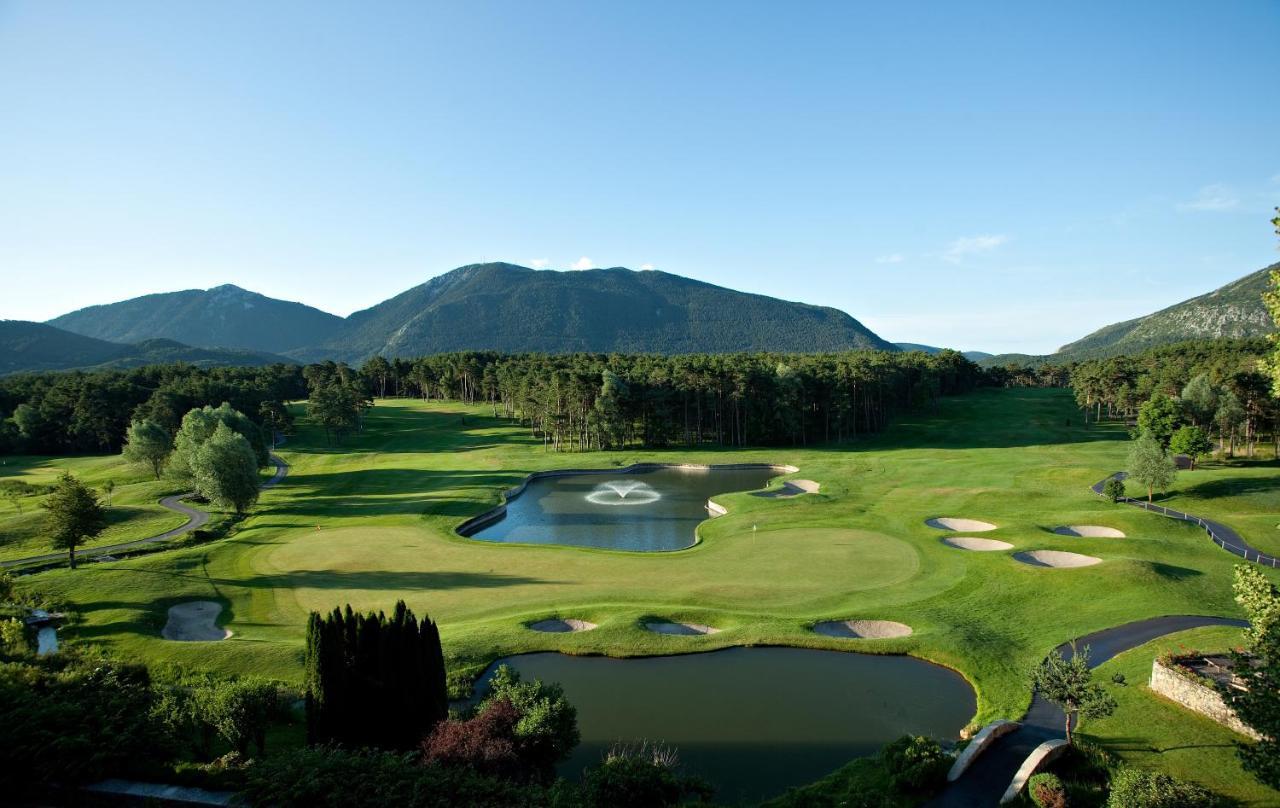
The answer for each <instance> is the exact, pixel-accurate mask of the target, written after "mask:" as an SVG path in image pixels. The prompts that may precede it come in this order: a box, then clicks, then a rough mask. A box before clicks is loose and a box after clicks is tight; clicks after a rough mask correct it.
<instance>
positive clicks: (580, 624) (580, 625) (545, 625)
mask: <svg viewBox="0 0 1280 808" xmlns="http://www.w3.org/2000/svg"><path fill="white" fill-rule="evenodd" d="M595 627H596V624H595V623H588V622H587V621H586V620H578V619H576V618H573V617H566V618H565V619H563V620H561V619H560V618H558V617H557V618H552V619H551V620H539V621H538V622H536V623H530V624H529V628H531V629H533V630H534V631H546V632H550V633H552V634H565V633H570V632H574V631H590V630H591V629H593V628H595Z"/></svg>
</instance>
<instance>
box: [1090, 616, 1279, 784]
mask: <svg viewBox="0 0 1280 808" xmlns="http://www.w3.org/2000/svg"><path fill="white" fill-rule="evenodd" d="M1240 634H1241V633H1240V631H1239V629H1232V628H1216V627H1215V628H1202V629H1194V630H1192V631H1184V632H1180V633H1178V634H1173V635H1170V636H1168V637H1162V638H1160V639H1158V640H1154V641H1152V642H1149V643H1147V644H1146V645H1142V646H1139V647H1138V648H1134V649H1132V650H1130V651H1128V652H1126V653H1123V654H1120V655H1119V656H1117V657H1116V658H1115V659H1112V660H1110V661H1108V662H1107V663H1105V664H1103V665H1101V666H1099V668H1098V670H1097V674H1096V676H1097V678H1098V679H1099V681H1101V682H1103V683H1104V685H1105V687H1106V688H1107V691H1108V692H1109V693H1110V694H1111V695H1112V696H1113V697H1115V700H1116V703H1117V705H1118V708H1117V709H1116V712H1115V714H1114V715H1112V716H1111V717H1110V718H1106V719H1101V720H1095V721H1087V722H1085V724H1084V726H1083V727H1082V733H1081V734H1082V735H1084V736H1086V737H1088V738H1090V739H1092V740H1094V741H1096V742H1097V743H1098V744H1099V745H1101V746H1102V747H1104V748H1105V749H1107V750H1108V751H1110V752H1112V753H1114V754H1115V755H1116V756H1118V757H1119V758H1120V759H1121V760H1122V761H1123V762H1124V763H1125V764H1126V765H1130V766H1136V767H1138V768H1143V769H1151V770H1157V771H1163V772H1166V773H1168V774H1171V775H1173V776H1175V777H1179V778H1182V779H1184V780H1194V781H1196V782H1198V783H1201V784H1203V785H1205V786H1207V787H1209V788H1211V789H1213V790H1214V791H1217V792H1220V793H1222V794H1226V795H1227V796H1229V797H1231V798H1233V799H1235V800H1238V801H1239V802H1240V804H1241V805H1245V806H1258V808H1262V806H1274V805H1277V804H1280V793H1277V792H1276V791H1275V790H1273V789H1270V788H1268V787H1266V786H1264V785H1262V784H1261V783H1259V782H1258V781H1257V780H1255V779H1254V778H1253V777H1252V776H1251V775H1249V774H1248V773H1246V772H1245V771H1244V770H1243V769H1241V768H1240V761H1239V760H1238V759H1237V758H1236V754H1235V742H1236V741H1238V740H1246V739H1244V738H1243V737H1241V736H1239V735H1236V734H1235V733H1234V732H1232V731H1231V730H1229V729H1227V728H1226V727H1224V726H1222V725H1221V724H1218V723H1216V722H1214V721H1211V720H1209V719H1208V718H1205V717H1204V716H1201V715H1199V714H1197V713H1194V712H1192V711H1190V710H1187V709H1186V708H1184V707H1182V706H1180V705H1178V704H1176V703H1174V702H1172V701H1169V700H1168V699H1165V698H1164V697H1162V696H1159V695H1157V694H1156V693H1154V692H1152V691H1151V689H1150V688H1149V687H1148V683H1149V682H1150V681H1151V664H1152V661H1153V660H1154V659H1155V658H1156V657H1158V656H1160V655H1161V654H1164V653H1167V652H1169V651H1177V652H1182V651H1185V650H1190V649H1195V650H1199V651H1204V652H1212V651H1225V650H1228V649H1230V648H1235V647H1238V646H1239V645H1241V637H1240ZM1117 673H1119V674H1123V675H1124V677H1125V680H1126V683H1125V684H1124V685H1120V684H1115V683H1113V682H1112V681H1111V678H1112V677H1113V676H1114V675H1115V674H1117Z"/></svg>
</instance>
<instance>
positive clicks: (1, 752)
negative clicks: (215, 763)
mask: <svg viewBox="0 0 1280 808" xmlns="http://www.w3.org/2000/svg"><path fill="white" fill-rule="evenodd" d="M152 703H153V693H152V690H151V681H150V678H149V676H148V674H147V669H146V668H144V667H142V666H140V665H127V664H122V663H119V662H111V661H108V660H104V659H98V658H92V657H90V658H86V659H81V658H78V657H76V656H75V655H73V654H71V653H61V654H55V655H53V656H50V657H45V658H39V659H35V658H32V659H27V660H23V661H20V662H8V663H0V793H2V794H5V795H6V796H13V795H15V794H21V793H23V792H24V790H26V789H38V788H40V787H42V786H44V785H46V784H48V783H50V782H53V781H57V782H59V783H62V784H66V785H70V784H75V783H83V782H88V781H90V780H92V779H95V778H101V777H104V776H106V775H107V774H111V775H113V776H117V777H118V776H128V774H129V773H130V772H131V771H133V770H134V769H135V768H136V767H137V765H139V764H140V763H143V762H147V761H164V760H168V759H170V756H171V752H172V748H171V747H170V746H169V744H168V736H167V733H166V732H165V731H164V728H163V727H161V726H159V724H158V722H155V721H153V720H152V718H151V707H152Z"/></svg>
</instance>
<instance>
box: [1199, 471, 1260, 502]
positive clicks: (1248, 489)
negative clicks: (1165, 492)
mask: <svg viewBox="0 0 1280 808" xmlns="http://www.w3.org/2000/svg"><path fill="white" fill-rule="evenodd" d="M1273 492H1280V474H1275V475H1272V476H1267V477H1229V478H1226V479H1222V480H1206V481H1205V482H1202V483H1196V484H1195V485H1191V486H1187V487H1186V488H1183V489H1181V491H1179V492H1177V493H1179V494H1182V495H1184V496H1190V497H1199V498H1201V499H1214V498H1217V497H1238V496H1244V495H1247V494H1270V493H1273Z"/></svg>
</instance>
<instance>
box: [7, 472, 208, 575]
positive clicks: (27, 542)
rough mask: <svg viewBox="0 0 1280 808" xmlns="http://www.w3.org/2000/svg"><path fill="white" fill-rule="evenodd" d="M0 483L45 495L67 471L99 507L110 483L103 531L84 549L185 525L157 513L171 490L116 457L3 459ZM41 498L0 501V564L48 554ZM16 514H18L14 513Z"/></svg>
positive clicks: (179, 517)
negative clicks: (96, 496)
mask: <svg viewBox="0 0 1280 808" xmlns="http://www.w3.org/2000/svg"><path fill="white" fill-rule="evenodd" d="M2 459H3V461H4V464H3V465H0V482H3V481H6V480H21V481H23V482H26V483H28V484H30V485H33V486H38V487H40V488H41V489H42V490H44V491H46V492H47V491H48V490H49V489H51V488H52V486H53V485H54V484H55V483H57V481H58V477H60V476H61V475H62V473H63V472H65V471H69V472H71V473H72V474H74V475H76V476H77V477H79V478H80V479H81V480H82V481H83V482H84V483H85V484H86V485H88V486H90V487H92V488H94V489H95V490H97V492H98V494H99V496H100V498H101V499H102V503H103V505H106V504H107V497H106V495H105V494H103V493H102V485H103V483H105V482H106V481H107V480H114V481H115V485H116V487H115V491H114V492H112V495H111V506H110V507H108V508H107V523H108V526H107V529H106V530H104V531H103V532H102V535H100V536H98V537H97V538H96V539H94V540H93V541H92V542H90V543H89V544H87V545H85V546H86V547H99V546H102V545H106V544H116V543H117V542H125V541H132V540H134V539H144V538H146V537H148V536H154V535H156V534H157V533H163V532H165V531H166V530H171V529H173V528H175V527H178V526H179V525H181V524H183V523H184V522H186V521H187V519H186V517H185V516H182V515H181V514H176V513H174V512H173V511H170V510H166V509H165V508H162V507H160V505H159V504H158V503H159V500H160V498H161V497H163V496H166V495H168V494H172V493H174V488H173V485H172V484H170V483H167V482H165V481H160V482H157V481H156V480H155V479H154V478H153V477H152V475H151V474H150V473H149V472H147V471H145V470H144V469H142V468H141V467H139V466H132V465H129V464H127V463H125V462H124V461H123V460H121V458H119V457H118V456H90V457H36V456H13V457H5V458H2ZM45 499H46V496H45V495H43V494H42V495H38V496H29V497H22V498H21V499H20V500H18V502H17V503H15V502H14V501H13V500H11V499H0V561H9V560H12V559H15V558H24V557H27V556H33V555H39V554H41V553H49V552H53V548H52V547H51V546H50V543H49V539H48V537H47V536H46V535H45V532H44V524H43V523H44V509H43V508H41V507H40V503H42V502H43V501H44V500H45ZM19 508H21V510H19Z"/></svg>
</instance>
